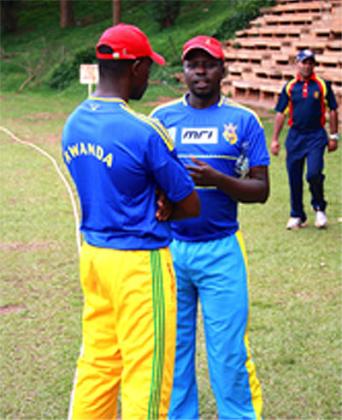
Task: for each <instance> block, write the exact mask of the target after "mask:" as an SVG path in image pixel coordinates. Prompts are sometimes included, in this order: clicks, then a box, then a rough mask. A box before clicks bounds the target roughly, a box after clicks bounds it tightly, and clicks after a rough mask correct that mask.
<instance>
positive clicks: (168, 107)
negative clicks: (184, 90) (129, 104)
mask: <svg viewBox="0 0 342 420" xmlns="http://www.w3.org/2000/svg"><path fill="white" fill-rule="evenodd" d="M183 106H184V98H183V97H182V98H178V99H174V100H172V101H169V102H166V103H164V104H161V105H158V106H157V107H155V108H154V109H153V110H152V111H151V113H150V116H154V115H157V114H158V115H161V114H164V113H167V112H169V111H172V110H177V109H178V108H182V107H183Z"/></svg>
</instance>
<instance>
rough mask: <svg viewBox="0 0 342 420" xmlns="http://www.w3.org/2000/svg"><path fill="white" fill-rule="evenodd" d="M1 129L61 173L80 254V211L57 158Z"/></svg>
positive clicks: (1, 128) (2, 128) (5, 129)
mask: <svg viewBox="0 0 342 420" xmlns="http://www.w3.org/2000/svg"><path fill="white" fill-rule="evenodd" d="M0 130H1V131H3V132H4V133H6V134H7V135H9V136H10V137H11V138H12V139H13V140H14V141H16V142H18V143H20V144H24V145H26V146H30V147H32V148H33V149H35V150H36V151H37V152H39V153H41V154H42V155H43V156H45V157H47V158H48V159H49V160H50V161H51V162H52V164H53V166H54V167H55V169H56V171H57V174H58V175H59V177H60V178H61V180H62V182H63V184H64V185H65V187H66V189H67V191H68V194H69V197H70V201H71V206H72V210H73V213H74V221H75V228H76V245H77V251H78V254H80V251H81V237H80V234H79V225H80V220H79V216H78V211H77V206H76V202H75V198H74V194H73V192H72V189H71V187H70V185H69V183H68V181H67V180H66V178H65V176H64V175H63V172H62V171H61V169H60V168H59V166H58V164H57V162H56V160H55V159H54V158H53V157H52V156H50V155H49V153H47V152H46V151H45V150H43V149H41V148H40V147H38V146H36V145H35V144H33V143H30V142H28V141H24V140H21V139H19V138H18V137H17V136H16V135H14V134H13V133H12V132H11V131H10V130H8V129H7V128H5V127H2V126H0Z"/></svg>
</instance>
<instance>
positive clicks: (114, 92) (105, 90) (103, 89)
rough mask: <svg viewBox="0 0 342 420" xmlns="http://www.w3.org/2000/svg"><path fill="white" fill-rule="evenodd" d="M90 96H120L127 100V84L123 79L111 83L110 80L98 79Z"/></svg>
mask: <svg viewBox="0 0 342 420" xmlns="http://www.w3.org/2000/svg"><path fill="white" fill-rule="evenodd" d="M92 96H99V97H103V98H120V99H123V100H124V101H126V102H128V100H129V92H128V88H127V84H126V83H125V81H124V80H122V81H120V83H113V82H112V81H106V80H104V81H100V83H99V84H98V86H97V88H96V90H95V92H94V93H93V95H92Z"/></svg>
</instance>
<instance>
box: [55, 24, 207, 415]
mask: <svg viewBox="0 0 342 420" xmlns="http://www.w3.org/2000/svg"><path fill="white" fill-rule="evenodd" d="M96 57H97V58H98V61H99V75H100V81H99V85H98V87H97V89H96V91H95V92H94V94H93V96H91V97H90V98H89V99H87V100H86V101H84V102H83V103H82V104H81V105H79V106H78V107H77V108H76V110H75V111H74V112H73V113H72V114H71V116H70V117H69V118H68V121H67V123H66V125H65V127H64V131H63V140H62V147H63V158H64V161H65V163H66V166H67V168H68V170H69V171H70V174H71V176H72V178H73V180H74V182H75V185H76V187H77V192H78V195H79V200H80V204H81V209H82V223H81V232H82V234H83V236H84V243H83V245H82V250H81V256H80V276H81V283H82V289H83V293H84V310H83V343H82V350H81V355H80V357H79V360H78V368H77V373H76V377H75V383H74V390H73V394H72V398H71V403H70V410H69V418H73V419H93V420H94V419H109V418H114V417H115V416H116V408H117V396H118V390H119V386H120V383H121V404H122V405H121V407H122V414H121V416H122V417H121V418H123V419H133V418H151V419H152V418H153V419H157V418H166V416H167V411H168V407H169V400H170V393H171V386H172V378H173V365H174V351H175V339H176V337H175V333H176V331H175V330H176V296H175V284H174V281H175V280H174V272H173V265H172V259H171V254H170V252H169V249H168V245H169V243H170V241H171V230H170V226H169V223H168V222H165V221H164V220H165V218H167V217H168V216H169V215H168V214H166V213H165V212H163V210H162V209H158V204H157V202H158V197H157V195H156V191H157V190H160V191H162V192H163V193H164V194H165V195H166V196H167V198H168V200H170V201H171V202H173V209H172V213H171V215H170V217H171V218H173V219H178V218H184V217H192V216H198V214H199V200H198V197H197V193H196V192H195V191H194V184H193V181H192V180H191V178H190V177H189V175H188V174H187V171H186V170H185V168H184V167H183V165H182V164H181V163H180V161H179V160H178V158H177V156H176V154H175V150H174V147H173V145H172V141H171V139H170V138H169V136H168V133H167V131H166V130H165V128H163V127H162V126H161V125H160V124H159V123H157V122H156V121H153V120H152V119H151V118H148V117H145V116H143V115H140V114H137V113H136V112H134V111H133V110H132V109H130V108H129V106H128V104H127V102H128V100H129V99H140V98H141V97H142V95H143V94H144V92H145V89H146V87H147V82H148V77H149V70H150V67H151V64H152V61H154V62H156V63H158V64H164V59H163V57H161V56H160V55H158V54H157V53H155V52H154V51H153V50H152V48H151V46H150V43H149V40H148V38H147V37H146V35H145V34H144V33H143V32H142V31H141V30H140V29H138V28H137V27H135V26H132V25H126V24H119V25H116V26H113V27H111V28H109V29H107V30H106V31H105V32H104V33H103V34H102V35H101V37H100V39H99V42H98V43H97V46H96Z"/></svg>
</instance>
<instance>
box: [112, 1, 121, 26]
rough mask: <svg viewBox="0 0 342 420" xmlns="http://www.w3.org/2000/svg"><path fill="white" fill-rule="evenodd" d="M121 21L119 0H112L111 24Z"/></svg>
mask: <svg viewBox="0 0 342 420" xmlns="http://www.w3.org/2000/svg"><path fill="white" fill-rule="evenodd" d="M120 21H121V0H113V25H117V24H118V23H119V22H120Z"/></svg>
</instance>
